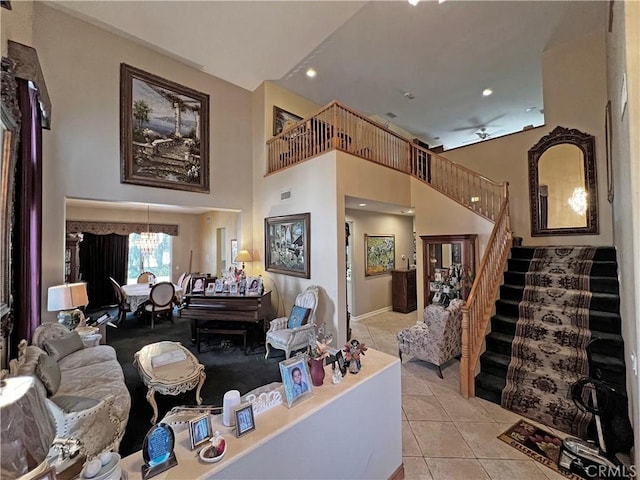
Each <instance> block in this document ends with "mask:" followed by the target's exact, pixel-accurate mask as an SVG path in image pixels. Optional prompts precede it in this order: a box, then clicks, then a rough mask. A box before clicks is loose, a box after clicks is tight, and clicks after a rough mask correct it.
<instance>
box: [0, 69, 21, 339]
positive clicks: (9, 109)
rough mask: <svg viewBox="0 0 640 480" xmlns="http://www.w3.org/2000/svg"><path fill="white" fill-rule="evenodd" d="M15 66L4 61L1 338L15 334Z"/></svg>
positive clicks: (0, 196) (0, 181)
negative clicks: (13, 257)
mask: <svg viewBox="0 0 640 480" xmlns="http://www.w3.org/2000/svg"><path fill="white" fill-rule="evenodd" d="M14 67H15V63H14V62H13V61H11V60H9V59H7V58H2V88H1V91H2V101H1V103H0V119H1V120H2V158H1V160H0V214H1V215H2V220H0V280H1V282H0V335H1V336H2V339H3V340H4V339H6V338H7V337H8V336H9V334H10V333H11V329H12V322H11V292H12V275H11V230H12V228H13V218H14V217H13V212H14V208H13V202H14V185H15V171H16V162H17V155H18V152H17V147H18V139H19V132H20V108H19V106H18V88H17V83H16V78H15V74H14Z"/></svg>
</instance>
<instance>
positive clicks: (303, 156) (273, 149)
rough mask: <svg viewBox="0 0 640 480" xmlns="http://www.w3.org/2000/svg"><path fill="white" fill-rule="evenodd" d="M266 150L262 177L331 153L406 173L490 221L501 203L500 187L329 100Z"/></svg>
mask: <svg viewBox="0 0 640 480" xmlns="http://www.w3.org/2000/svg"><path fill="white" fill-rule="evenodd" d="M267 149H268V168H267V173H273V172H277V171H278V170H282V169H283V168H287V167H289V166H291V165H295V164H296V163H299V162H302V161H304V160H308V159H309V158H312V157H315V156H316V155H320V154H322V153H325V152H327V151H329V150H333V149H336V150H341V151H344V152H348V153H350V154H352V155H355V156H358V157H361V158H364V159H367V160H370V161H372V162H375V163H378V164H380V165H384V166H387V167H390V168H393V169H395V170H399V171H401V172H405V173H407V174H409V175H412V176H414V177H416V178H418V179H420V180H422V181H423V182H425V183H428V184H429V185H430V186H431V187H433V188H434V189H436V190H438V191H439V192H440V193H442V194H444V195H446V196H448V197H450V198H451V199H452V200H454V201H456V202H458V203H460V204H461V205H463V206H465V207H466V208H468V209H470V210H472V211H473V212H475V213H477V214H478V215H481V216H483V217H484V218H487V219H489V220H491V221H495V219H496V217H497V215H498V212H499V210H500V207H501V205H502V202H503V200H504V192H505V188H504V184H501V183H497V182H494V181H493V180H490V179H488V178H486V177H483V176H482V175H479V174H478V173H477V172H474V171H473V170H469V169H468V168H466V167H463V166H462V165H459V164H457V163H455V162H452V161H451V160H448V159H446V158H445V157H442V156H440V155H438V154H436V153H434V152H432V151H430V150H427V149H425V148H422V147H420V146H419V145H416V144H414V143H412V142H410V141H409V140H407V139H406V138H403V137H401V136H400V135H398V134H397V133H395V132H392V131H391V130H389V129H387V128H385V127H384V126H383V125H380V124H379V123H376V122H374V121H373V120H370V119H369V118H367V117H365V116H363V115H361V114H359V113H357V112H354V111H353V110H351V109H350V108H348V107H346V106H344V105H341V104H340V103H338V102H335V101H334V102H331V103H330V104H328V105H327V106H325V107H323V108H322V109H321V110H320V111H319V112H318V113H316V114H314V115H311V116H310V117H307V118H305V119H304V120H301V121H300V122H298V123H297V124H296V125H294V126H292V127H290V128H288V129H287V130H284V131H283V132H282V133H280V134H279V135H277V136H275V137H273V138H272V139H270V140H269V141H268V142H267Z"/></svg>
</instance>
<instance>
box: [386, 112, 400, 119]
mask: <svg viewBox="0 0 640 480" xmlns="http://www.w3.org/2000/svg"><path fill="white" fill-rule="evenodd" d="M385 115H386V116H387V117H389V118H396V117H397V115H396V114H395V113H393V112H387V113H385Z"/></svg>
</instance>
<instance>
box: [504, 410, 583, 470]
mask: <svg viewBox="0 0 640 480" xmlns="http://www.w3.org/2000/svg"><path fill="white" fill-rule="evenodd" d="M498 438H499V439H500V440H502V441H503V442H505V443H507V444H509V445H511V446H512V447H513V448H515V449H517V450H519V451H521V452H522V453H524V454H525V455H527V456H528V457H530V458H532V459H534V460H535V461H536V462H539V463H541V464H542V465H544V466H545V467H549V468H550V469H551V470H553V471H555V472H558V473H559V474H560V475H562V476H563V477H566V478H570V479H571V480H585V479H583V478H582V477H580V476H578V475H575V474H573V473H566V472H564V471H562V470H561V469H560V468H558V455H559V453H560V445H561V444H562V439H560V438H559V437H558V436H556V435H554V434H553V433H549V432H547V431H546V430H543V429H541V428H538V427H536V426H535V425H532V424H530V423H529V422H527V421H526V420H520V421H518V422H516V423H515V424H514V425H512V426H511V427H510V428H509V429H508V430H507V431H506V432H504V433H502V434H501V435H499V436H498Z"/></svg>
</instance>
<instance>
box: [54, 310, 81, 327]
mask: <svg viewBox="0 0 640 480" xmlns="http://www.w3.org/2000/svg"><path fill="white" fill-rule="evenodd" d="M58 323H61V324H62V325H64V326H65V327H67V328H68V329H69V330H73V329H74V328H76V327H77V326H78V325H80V324H81V323H84V313H82V312H81V311H80V310H79V309H77V308H76V309H75V310H61V311H60V313H58Z"/></svg>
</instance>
